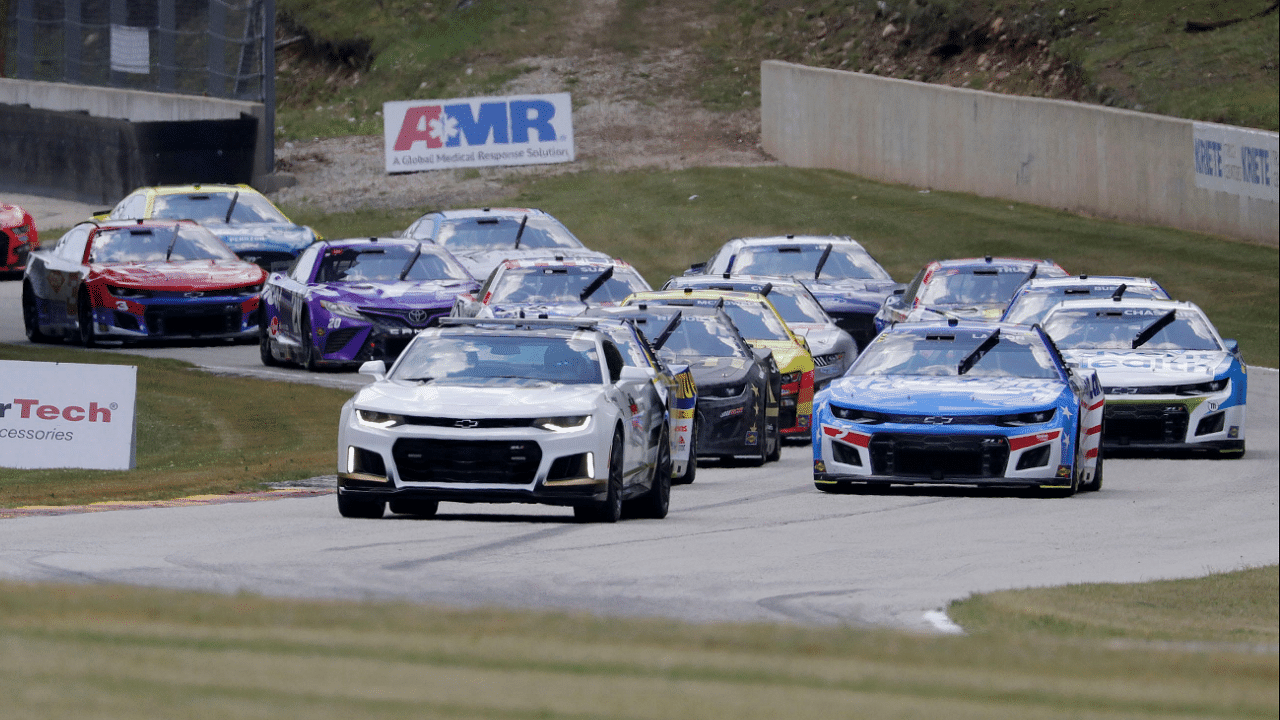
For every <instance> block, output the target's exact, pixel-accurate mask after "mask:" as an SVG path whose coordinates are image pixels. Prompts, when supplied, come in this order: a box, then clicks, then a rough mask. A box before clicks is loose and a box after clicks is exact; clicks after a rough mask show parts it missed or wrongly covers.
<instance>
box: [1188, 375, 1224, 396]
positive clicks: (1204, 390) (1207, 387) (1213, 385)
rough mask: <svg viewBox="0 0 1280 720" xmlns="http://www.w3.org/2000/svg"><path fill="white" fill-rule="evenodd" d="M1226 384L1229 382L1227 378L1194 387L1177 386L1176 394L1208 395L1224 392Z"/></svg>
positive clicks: (1197, 384)
mask: <svg viewBox="0 0 1280 720" xmlns="http://www.w3.org/2000/svg"><path fill="white" fill-rule="evenodd" d="M1228 382H1230V381H1229V380H1228V379H1227V378H1220V379H1218V380H1212V381H1210V382H1203V383H1196V384H1195V385H1179V386H1178V390H1177V392H1178V394H1179V395H1208V394H1210V393H1217V392H1222V391H1223V390H1226V389H1227V383H1228Z"/></svg>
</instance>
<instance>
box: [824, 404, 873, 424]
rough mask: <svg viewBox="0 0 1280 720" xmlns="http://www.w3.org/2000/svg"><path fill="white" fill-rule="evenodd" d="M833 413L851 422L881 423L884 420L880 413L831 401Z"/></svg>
mask: <svg viewBox="0 0 1280 720" xmlns="http://www.w3.org/2000/svg"><path fill="white" fill-rule="evenodd" d="M831 414H832V415H835V416H836V417H838V418H840V419H841V420H848V421H849V422H856V423H861V424H863V425H879V424H880V423H882V422H884V416H883V415H881V414H880V413H873V412H870V411H867V410H858V409H857V408H847V407H841V406H839V405H836V404H835V403H831Z"/></svg>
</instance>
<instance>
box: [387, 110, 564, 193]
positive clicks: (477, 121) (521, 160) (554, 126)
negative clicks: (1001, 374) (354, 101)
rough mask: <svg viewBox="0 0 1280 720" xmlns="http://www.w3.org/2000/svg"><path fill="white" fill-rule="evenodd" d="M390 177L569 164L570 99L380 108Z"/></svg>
mask: <svg viewBox="0 0 1280 720" xmlns="http://www.w3.org/2000/svg"><path fill="white" fill-rule="evenodd" d="M382 127H383V143H384V147H385V149H386V165H387V172H389V173H403V172H418V171H420V170H442V169H446V168H460V167H486V166H492V165H538V164H545V163H560V162H572V161H573V159H574V148H573V106H572V104H571V103H570V101H569V93H556V94H553V95H512V96H507V97H480V98H460V99H453V100H402V101H396V102H388V103H383V105H382Z"/></svg>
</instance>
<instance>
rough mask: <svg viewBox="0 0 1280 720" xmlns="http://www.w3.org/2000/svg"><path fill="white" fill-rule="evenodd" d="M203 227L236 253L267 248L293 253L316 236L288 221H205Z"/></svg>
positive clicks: (309, 230) (305, 228)
mask: <svg viewBox="0 0 1280 720" xmlns="http://www.w3.org/2000/svg"><path fill="white" fill-rule="evenodd" d="M205 227H206V228H208V229H209V230H210V231H211V232H212V233H213V234H214V235H217V236H218V239H220V240H222V242H224V243H226V244H227V247H229V248H231V250H232V252H235V253H242V252H246V251H249V250H268V251H276V252H288V253H292V254H295V255H296V254H297V253H298V251H300V250H302V249H303V248H305V247H306V246H308V245H310V244H311V243H313V242H315V239H316V235H315V233H314V232H313V231H312V230H311V228H308V227H303V226H301V225H290V224H287V223H237V224H232V225H223V224H221V223H208V224H206V225H205Z"/></svg>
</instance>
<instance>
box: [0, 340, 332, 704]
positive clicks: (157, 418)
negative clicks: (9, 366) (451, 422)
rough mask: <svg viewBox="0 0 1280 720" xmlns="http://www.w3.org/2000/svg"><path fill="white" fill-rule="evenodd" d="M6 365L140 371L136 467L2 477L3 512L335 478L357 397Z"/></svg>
mask: <svg viewBox="0 0 1280 720" xmlns="http://www.w3.org/2000/svg"><path fill="white" fill-rule="evenodd" d="M0 360H26V361H33V362H64V363H94V364H111V365H136V366H137V368H138V402H137V423H138V425H137V468H136V469H134V470H131V471H108V470H13V469H7V468H6V469H5V471H4V473H3V475H0V507H18V506H23V505H69V504H81V503H90V502H98V501H103V500H163V499H170V498H175V497H182V496H188V495H198V494H204V493H213V494H226V493H229V492H237V491H248V490H258V489H261V485H262V483H264V482H273V481H285V480H297V479H301V478H308V477H315V476H317V475H325V474H332V473H333V472H334V467H335V464H336V462H337V460H336V456H335V455H334V448H335V447H337V442H338V411H339V409H340V408H341V407H342V403H343V402H345V401H346V399H347V398H348V397H350V395H351V393H350V392H347V391H342V390H333V389H329V388H321V387H316V386H312V385H299V384H296V383H276V382H267V381H262V380H251V379H247V378H227V377H215V376H212V375H209V374H207V373H204V372H198V371H196V370H195V369H194V367H193V366H192V365H191V364H189V363H185V362H180V361H177V360H164V359H153V358H144V357H137V356H126V355H107V354H104V353H90V352H87V351H84V350H78V349H73V348H57V347H33V346H22V345H3V344H0ZM282 408H288V411H287V412H282V411H281V409H282ZM0 714H2V713H0Z"/></svg>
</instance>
